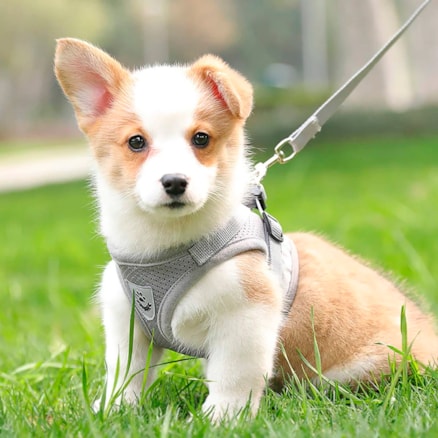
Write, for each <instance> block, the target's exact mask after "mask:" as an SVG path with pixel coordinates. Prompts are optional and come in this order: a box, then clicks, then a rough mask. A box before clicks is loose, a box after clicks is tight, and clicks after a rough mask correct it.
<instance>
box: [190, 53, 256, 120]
mask: <svg viewBox="0 0 438 438" xmlns="http://www.w3.org/2000/svg"><path fill="white" fill-rule="evenodd" d="M189 74H190V75H192V76H193V77H194V78H196V79H198V80H201V81H202V82H204V83H205V84H206V85H207V87H208V88H209V89H210V92H211V94H212V96H213V97H214V98H215V99H217V100H219V101H220V102H221V103H222V104H223V105H225V106H226V107H227V108H228V110H229V111H230V113H231V114H232V115H233V116H234V117H236V118H238V119H241V120H246V119H247V118H248V116H249V115H250V114H251V110H252V105H253V91H252V85H251V84H250V83H249V82H248V81H247V80H246V79H245V78H244V77H243V76H242V75H241V74H240V73H238V72H237V71H236V70H233V69H232V68H231V67H230V66H229V65H228V64H227V63H226V62H225V61H223V60H222V59H221V58H219V57H217V56H214V55H205V56H202V57H201V58H199V59H198V60H197V61H196V62H195V63H194V64H192V65H191V66H190V69H189Z"/></svg>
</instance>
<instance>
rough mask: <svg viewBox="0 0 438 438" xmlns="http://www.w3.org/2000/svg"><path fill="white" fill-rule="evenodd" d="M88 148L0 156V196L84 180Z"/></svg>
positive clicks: (89, 163)
mask: <svg viewBox="0 0 438 438" xmlns="http://www.w3.org/2000/svg"><path fill="white" fill-rule="evenodd" d="M90 169H91V159H90V156H89V153H88V150H87V148H85V147H83V146H80V147H69V148H59V149H58V148H49V149H45V150H32V151H29V152H25V153H24V152H21V153H19V154H12V155H5V156H0V192H8V191H14V190H24V189H28V188H32V187H38V186H43V185H47V184H55V183H60V182H67V181H74V180H78V179H83V178H85V177H86V176H87V175H89V174H90Z"/></svg>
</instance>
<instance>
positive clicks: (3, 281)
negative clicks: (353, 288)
mask: <svg viewBox="0 0 438 438" xmlns="http://www.w3.org/2000/svg"><path fill="white" fill-rule="evenodd" d="M436 141H437V139H436V138H418V139H416V140H415V141H414V140H412V139H409V138H408V139H404V138H392V139H391V138H386V139H383V140H382V139H381V140H376V139H373V140H368V141H366V142H365V141H358V140H356V141H349V142H339V143H337V144H334V143H321V142H319V143H318V142H315V144H313V145H311V146H309V147H308V149H306V150H305V151H303V152H302V153H301V154H300V155H299V156H298V157H297V158H296V159H295V161H293V162H292V163H290V164H289V165H287V166H280V165H277V166H276V167H274V168H272V170H271V171H270V172H269V173H268V175H267V177H266V188H267V192H268V195H269V199H268V206H269V210H270V212H271V213H272V214H274V215H275V216H277V217H278V218H279V219H280V220H281V222H282V224H283V226H284V228H286V229H301V230H303V229H305V230H317V231H318V232H320V233H323V234H325V235H327V236H329V237H330V238H331V239H333V240H335V241H337V242H338V243H340V244H342V245H343V246H346V247H348V248H349V249H351V250H352V251H353V252H355V253H358V254H359V255H361V256H363V257H366V258H367V259H370V260H371V261H372V262H373V263H374V264H376V265H379V266H382V267H383V268H384V269H385V270H387V271H391V272H392V273H393V275H394V276H395V277H403V278H405V279H406V284H405V286H406V287H408V288H411V287H412V288H415V289H416V290H417V291H418V294H419V295H420V297H423V298H424V299H425V300H426V301H427V302H428V303H429V304H430V306H431V307H432V308H433V309H434V311H435V313H436V314H438V295H437V290H438V287H437V286H438V285H437V280H436V278H435V277H434V275H433V273H434V272H437V271H438V260H437V259H436V254H437V251H438V247H437V242H436V239H433V238H431V237H432V236H435V235H436V234H437V232H438V224H437V222H436V220H435V217H436V212H435V207H436V205H437V204H438V177H437V175H438V172H437V165H436V163H437V162H438V150H437V149H436ZM0 202H1V214H0V241H1V242H2V245H1V246H0V259H1V260H2V263H1V265H0V288H1V293H0V309H1V310H0V320H1V326H0V330H1V338H2V342H1V343H0V362H1V370H0V436H20V437H21V436H36V437H38V436H41V437H42V436H44V437H46V436H127V435H129V436H140V435H141V436H160V437H161V436H164V437H166V436H175V437H176V436H194V437H197V436H199V437H201V436H202V437H209V436H224V437H226V436H229V437H282V436H302V437H306V436H321V437H325V436H327V437H333V436H334V437H344V436H358V437H362V436H363V437H368V436H418V437H421V436H433V435H434V433H435V434H436V433H437V432H438V424H437V420H436V417H437V416H436V413H437V410H438V395H437V391H436V387H437V384H438V374H437V373H436V372H434V371H430V372H428V373H427V374H426V375H425V376H424V377H422V376H418V375H416V374H415V373H414V374H412V375H411V376H407V375H406V373H405V371H404V370H403V369H401V370H399V371H398V370H395V372H394V376H393V377H392V378H391V379H389V381H387V382H383V383H382V384H381V385H380V386H379V387H377V388H375V389H371V388H362V389H361V390H359V391H357V392H352V391H351V390H350V389H348V388H341V387H338V386H336V385H329V386H328V387H326V388H324V389H321V388H315V387H307V388H306V387H305V386H303V385H301V384H299V383H296V382H295V383H294V382H293V383H291V384H290V385H289V386H288V387H287V388H286V389H285V391H284V392H283V393H281V394H277V393H273V392H271V391H268V393H267V395H266V397H265V398H264V400H263V403H262V407H261V410H260V413H259V414H258V416H257V418H256V419H255V420H254V421H249V420H248V419H246V418H245V417H243V418H242V419H239V420H236V421H235V422H234V423H232V424H230V425H221V426H219V427H217V428H214V427H211V426H210V424H209V423H208V421H206V420H205V419H204V418H203V417H202V416H201V415H200V406H201V404H202V401H203V399H204V398H205V396H206V389H205V386H204V384H203V380H202V377H201V376H202V373H201V365H200V363H199V362H198V361H196V360H189V361H183V362H180V361H179V360H180V359H181V356H178V355H176V354H169V355H168V356H167V357H166V359H165V361H166V362H168V363H166V364H164V365H163V366H161V367H160V376H159V379H158V381H157V383H156V384H155V385H153V387H152V388H151V389H150V391H149V392H148V393H147V394H146V395H145V398H144V400H143V403H142V404H141V406H139V407H137V408H131V407H129V406H125V405H122V407H121V409H120V410H119V411H117V412H111V413H109V415H104V413H100V414H97V415H95V414H93V413H92V412H91V410H90V409H89V402H88V401H92V400H94V399H95V398H96V397H97V396H98V395H99V394H100V392H101V390H102V388H103V385H104V381H103V376H104V364H103V345H102V333H101V328H100V322H99V317H98V313H97V309H96V305H95V304H94V303H93V302H92V296H93V290H94V285H95V284H96V283H97V281H98V276H99V273H100V271H101V270H102V266H103V264H104V263H105V262H106V261H107V260H108V255H107V253H106V250H105V248H104V245H103V243H102V241H101V239H100V238H99V237H97V236H96V234H95V229H96V224H95V220H94V218H95V212H94V208H93V203H92V199H91V196H90V191H89V190H88V187H87V184H85V183H84V182H79V183H73V184H66V185H59V186H51V187H45V188H40V189H35V190H29V191H25V192H19V193H10V194H2V195H1V200H0ZM407 329H408V330H409V327H408V328H407ZM407 356H408V353H407V352H406V357H407ZM175 360H176V362H175ZM190 416H192V420H191V421H188V419H189V417H190Z"/></svg>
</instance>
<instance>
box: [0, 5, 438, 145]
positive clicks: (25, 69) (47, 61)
mask: <svg viewBox="0 0 438 438" xmlns="http://www.w3.org/2000/svg"><path fill="white" fill-rule="evenodd" d="M419 3H420V2H419V0H363V1H360V2H352V1H350V0H330V1H325V0H239V1H233V0H223V1H221V2H218V1H214V0H202V1H201V0H126V1H123V2H122V1H117V0H75V1H72V0H38V1H33V0H14V1H7V2H3V3H2V6H1V14H0V29H1V30H0V32H1V35H2V38H1V39H0V141H1V140H8V139H9V140H10V139H35V138H39V139H47V138H55V139H60V138H64V139H65V138H68V137H75V136H76V137H77V136H78V131H77V129H76V127H75V123H74V120H73V114H72V110H71V108H70V106H69V105H67V104H66V101H65V99H64V97H63V96H62V94H61V92H60V89H59V87H58V85H57V84H56V82H55V79H54V75H53V73H52V59H53V51H54V45H55V39H56V38H59V37H64V36H70V37H77V38H82V39H86V40H89V41H91V42H93V43H94V44H96V45H98V46H100V47H102V48H103V49H105V50H106V51H108V52H109V53H111V54H112V55H113V56H114V57H116V58H117V59H119V60H120V61H121V62H122V63H123V64H125V65H126V66H127V67H130V68H135V67H139V66H142V65H143V64H149V63H152V64H153V63H156V62H189V61H192V60H194V59H195V58H196V57H198V56H200V55H201V54H204V53H206V52H213V53H216V54H218V55H220V56H222V57H223V58H224V59H225V60H226V61H228V62H229V63H230V64H231V65H232V66H234V67H235V68H237V69H238V70H240V71H241V72H242V73H243V74H244V75H246V76H247V77H249V79H250V80H251V81H252V82H253V83H254V84H255V86H256V107H255V108H256V109H255V112H254V117H253V119H252V122H250V125H249V126H250V135H251V138H253V139H254V140H255V141H256V143H260V144H264V143H265V142H266V141H271V138H272V136H274V135H280V136H284V135H285V134H288V133H289V131H291V130H292V129H293V128H294V127H295V124H297V123H300V122H301V121H302V118H303V117H305V116H307V115H309V114H310V113H311V112H313V109H315V107H317V106H318V105H319V104H320V103H321V102H322V99H323V98H324V97H326V96H328V94H329V93H330V92H331V91H333V90H334V89H335V88H337V87H338V86H339V85H341V84H342V83H343V82H344V81H345V80H346V79H347V78H348V77H350V76H351V75H352V74H353V73H354V72H355V71H356V70H357V69H358V68H359V67H360V66H362V64H363V63H364V62H365V61H366V60H368V59H369V58H370V56H371V55H372V54H374V53H375V51H376V50H377V49H378V48H379V47H380V46H381V45H382V44H383V43H384V42H385V41H386V40H387V39H388V38H389V37H390V36H391V35H392V34H393V33H394V32H395V31H396V30H397V28H398V27H399V26H400V24H401V23H402V22H403V21H404V20H405V19H406V18H407V17H408V16H409V15H410V14H411V12H412V11H413V10H414V9H415V8H416V7H417V6H418V5H419ZM437 16H438V5H437V4H436V2H432V4H430V5H429V7H428V9H427V11H426V12H425V13H424V15H422V16H421V17H420V18H419V20H418V21H417V22H416V23H415V24H414V25H413V27H412V28H411V29H410V30H409V31H408V33H407V34H406V35H405V36H403V38H402V39H401V40H400V41H399V42H398V43H397V45H396V46H395V47H394V48H393V49H392V50H391V51H390V53H388V54H387V55H386V56H385V58H384V59H383V60H382V61H381V62H380V64H379V65H378V67H376V69H375V71H374V72H373V73H372V74H370V76H369V77H368V78H367V79H366V81H364V83H363V85H361V86H360V88H359V89H358V90H357V91H356V92H355V93H354V94H353V95H352V96H351V98H349V100H348V102H347V104H346V106H345V108H346V109H348V110H351V111H353V110H354V111H356V112H357V111H359V110H360V111H365V112H367V110H368V116H367V117H365V122H364V117H363V114H360V116H359V120H361V122H363V123H364V124H363V125H362V126H363V127H365V130H368V129H370V127H369V126H368V125H367V123H366V122H367V121H368V122H371V121H372V120H371V119H372V117H371V116H372V115H376V111H379V112H380V113H381V112H386V113H391V112H395V113H398V114H401V113H405V112H407V111H414V112H415V111H417V112H418V110H419V109H424V108H428V111H425V113H424V114H423V113H422V114H421V117H419V116H417V117H416V118H415V121H416V122H417V123H420V122H421V126H420V128H421V129H425V128H424V126H423V125H427V127H428V128H431V129H435V127H436V123H434V120H436V117H435V113H434V112H433V111H432V110H431V108H432V107H433V106H434V105H436V104H437V102H438V80H437V78H438V32H436V17H437ZM370 109H372V111H371V113H372V114H369V110H370ZM431 111H432V113H431ZM388 117H389V119H390V120H392V119H391V117H390V116H388ZM377 119H378V120H377V121H379V124H378V125H379V127H378V129H382V126H380V125H381V120H380V115H379V117H377ZM397 120H400V119H397ZM402 120H404V119H402ZM405 122H406V121H405V120H404V122H403V123H405ZM411 123H412V122H411ZM347 125H349V126H345V124H344V123H339V124H336V123H335V124H334V125H333V127H334V131H336V132H339V130H341V131H342V126H344V127H345V129H346V130H347V131H348V129H352V126H354V125H355V124H354V118H353V121H352V120H351V119H349V123H348V124H347ZM396 125H397V123H396ZM405 128H406V127H405ZM408 128H409V126H408V127H407V128H406V129H408ZM414 128H415V126H414V127H413V128H412V129H414ZM373 129H374V128H373ZM391 129H392V128H391ZM398 129H400V127H399V128H398ZM341 133H342V132H340V134H341Z"/></svg>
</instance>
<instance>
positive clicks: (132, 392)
mask: <svg viewBox="0 0 438 438" xmlns="http://www.w3.org/2000/svg"><path fill="white" fill-rule="evenodd" d="M133 96H134V102H133V109H134V111H135V112H136V113H137V115H139V116H140V118H141V120H142V122H143V124H144V128H145V130H147V132H148V133H149V134H150V136H151V137H152V138H153V142H152V144H151V145H150V152H149V154H148V159H147V160H146V161H145V163H144V164H143V166H142V168H141V170H140V172H139V174H138V177H137V181H136V185H135V188H134V193H130V194H127V193H122V192H119V191H117V190H116V189H115V188H113V187H112V186H111V184H110V183H108V182H107V181H106V179H105V177H104V176H103V175H101V174H100V172H99V169H97V170H96V174H95V182H96V186H97V195H98V200H99V205H100V215H101V230H102V233H103V235H104V236H105V238H106V240H107V242H108V245H109V247H110V248H111V249H112V250H114V251H116V252H117V253H118V254H121V255H125V256H130V257H132V256H134V257H136V256H137V257H138V256H141V255H146V256H150V255H153V254H156V253H158V252H160V251H162V250H164V249H166V248H168V247H171V246H175V245H179V244H182V243H187V242H190V241H193V240H195V239H199V238H200V237H201V236H203V235H205V234H208V233H211V232H212V231H213V230H215V229H216V228H218V227H220V226H222V225H223V224H225V222H226V221H228V220H229V218H230V217H231V216H232V215H233V214H234V213H235V212H236V210H237V209H239V208H242V207H241V200H242V197H243V194H244V193H245V192H246V189H247V185H248V180H249V178H248V175H249V172H248V166H247V163H246V157H245V156H244V153H242V156H241V157H240V158H238V160H237V161H236V162H235V163H228V166H227V172H226V173H223V172H222V173H221V172H219V171H218V169H217V167H216V166H215V165H213V166H209V167H207V166H204V165H202V163H200V162H199V161H198V160H197V158H196V157H195V154H194V153H193V151H192V149H191V147H190V146H189V145H188V144H187V139H185V138H184V135H185V132H186V130H187V129H188V127H189V126H190V125H191V124H192V123H193V115H194V112H195V110H196V105H197V104H198V102H199V99H201V98H202V96H201V94H200V91H198V90H197V89H196V87H195V85H194V83H192V82H191V81H190V80H189V78H188V77H187V76H186V73H185V70H184V69H183V68H174V67H172V68H170V67H159V68H153V69H146V70H142V71H140V72H137V73H136V74H135V82H134V89H133ZM167 173H182V174H184V175H186V176H187V177H188V180H189V185H188V188H187V191H186V193H185V194H184V201H185V202H187V204H188V205H187V206H186V207H184V208H183V209H182V210H180V209H178V210H170V209H168V208H167V207H165V206H164V205H165V204H166V202H168V196H167V195H166V193H165V192H164V190H163V187H162V184H161V182H160V179H161V177H162V176H163V175H165V174H167ZM268 275H269V274H268ZM99 297H100V301H101V305H102V313H103V323H104V327H105V337H106V345H107V349H106V362H107V367H108V390H107V391H108V394H107V400H108V397H109V395H110V393H111V391H112V389H113V387H114V386H116V387H117V386H120V385H121V384H122V377H123V376H124V375H125V372H126V360H127V356H128V337H129V318H130V312H131V306H130V304H129V302H128V300H127V298H126V296H125V293H124V292H123V289H122V287H121V285H120V282H119V279H118V276H117V273H116V268H115V265H114V263H113V262H111V263H110V264H109V265H108V266H107V268H106V270H105V272H104V275H103V279H102V284H101V288H100V292H99ZM280 320H281V316H280V312H279V311H278V312H277V313H275V311H274V312H273V311H272V309H271V308H269V307H268V306H267V305H264V304H261V303H257V302H252V301H250V300H249V299H248V298H247V297H246V295H245V291H244V290H243V287H242V285H241V278H240V273H239V270H238V268H237V266H236V262H235V261H233V260H230V261H228V262H225V263H223V264H222V265H220V266H218V267H216V268H214V269H212V270H211V271H210V272H208V273H207V274H206V275H205V276H204V277H203V278H202V279H201V280H200V281H199V282H198V283H197V284H196V285H195V286H194V287H193V288H192V289H191V290H190V291H188V292H187V294H186V295H185V296H184V297H183V298H182V300H181V302H180V303H179V304H178V306H177V308H176V311H175V313H174V316H173V319H172V321H171V326H172V331H173V333H174V335H175V337H176V338H177V339H179V340H181V341H182V342H183V343H185V344H187V345H188V346H190V347H195V348H199V347H200V348H202V349H205V350H206V351H208V352H209V359H208V361H207V368H206V377H207V380H208V382H209V383H208V386H209V390H210V394H209V396H208V398H207V400H206V401H205V404H204V406H203V409H204V411H205V412H209V413H210V414H211V415H212V418H214V419H220V418H223V417H224V416H226V415H230V416H231V415H234V414H235V413H237V412H239V411H240V410H242V409H243V408H244V407H245V406H246V405H247V403H250V406H251V410H252V412H253V413H254V412H255V411H256V410H257V407H258V405H259V401H260V397H261V395H262V392H263V389H264V386H265V380H266V379H267V378H268V377H269V376H270V375H271V373H272V368H273V358H274V355H275V348H276V339H277V335H278V330H279V326H280ZM148 349H149V339H147V337H146V336H145V335H144V333H143V331H142V329H141V327H140V325H139V324H138V323H137V322H136V324H135V336H134V354H133V358H132V363H131V368H130V370H129V373H128V374H129V375H130V374H132V373H136V372H138V371H139V370H141V369H142V368H143V367H144V365H145V361H146V357H147V352H148ZM160 357H161V350H160V349H159V348H155V347H154V353H153V357H152V364H153V365H154V364H156V363H157V362H158V361H159V359H160ZM118 360H120V363H121V365H122V368H121V371H120V378H119V381H118V382H115V370H116V367H117V361H118ZM153 377H154V375H153V373H150V374H149V376H148V379H149V381H148V382H147V384H150V381H151V380H152V379H153ZM142 382H143V373H139V374H138V375H137V376H136V377H135V378H134V379H133V380H132V382H131V383H130V384H129V385H128V387H127V388H126V390H125V392H124V398H125V399H126V400H127V401H130V402H133V401H135V400H136V399H137V398H138V396H139V395H140V391H141V386H142ZM210 411H212V412H210Z"/></svg>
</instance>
